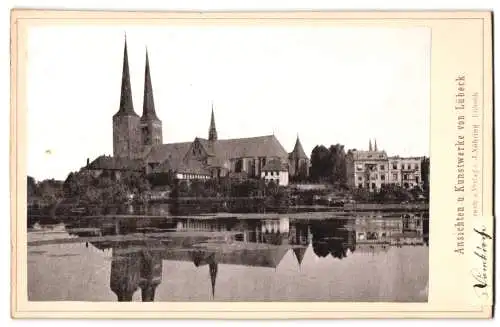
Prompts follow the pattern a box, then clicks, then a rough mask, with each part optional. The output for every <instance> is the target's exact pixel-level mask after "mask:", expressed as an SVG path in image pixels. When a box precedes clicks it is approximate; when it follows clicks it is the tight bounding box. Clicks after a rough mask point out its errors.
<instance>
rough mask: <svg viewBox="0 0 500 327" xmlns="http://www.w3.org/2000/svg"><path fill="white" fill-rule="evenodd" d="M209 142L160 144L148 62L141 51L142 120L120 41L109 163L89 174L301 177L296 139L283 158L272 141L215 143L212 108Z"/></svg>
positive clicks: (104, 160) (98, 163) (304, 167)
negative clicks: (120, 67)
mask: <svg viewBox="0 0 500 327" xmlns="http://www.w3.org/2000/svg"><path fill="white" fill-rule="evenodd" d="M207 136H208V137H207V138H203V137H195V138H194V140H192V141H189V142H180V143H163V130H162V122H161V120H160V118H159V117H158V115H157V114H156V110H155V103H154V97H153V88H152V81H151V73H150V65H149V58H148V54H147V51H146V67H145V77H144V100H143V107H142V116H139V115H137V113H136V112H135V110H134V106H133V102H132V89H131V83H130V72H129V65H128V55H127V41H126V40H125V46H124V55H123V71H122V83H121V96H120V107H119V110H118V112H117V113H116V114H115V115H114V116H113V157H109V156H108V157H106V156H101V157H99V158H97V159H96V160H94V161H93V162H92V163H89V164H88V165H87V166H88V168H90V169H92V170H94V171H99V170H100V171H102V170H106V169H114V170H117V171H118V170H130V169H132V170H137V171H144V172H146V173H147V174H149V173H163V172H173V173H174V174H175V176H176V178H177V179H184V180H190V179H209V178H218V177H225V176H229V177H239V178H264V179H265V180H266V181H269V180H273V181H275V182H277V183H279V184H280V185H287V184H288V182H289V177H291V178H294V177H299V176H300V177H306V176H307V175H308V173H309V164H310V163H309V158H308V157H307V155H306V154H305V152H304V149H303V147H302V144H301V143H300V140H299V137H298V136H297V140H296V144H295V147H294V149H293V151H292V152H291V153H287V151H286V150H285V149H284V147H283V146H282V145H281V143H280V142H279V141H278V139H277V138H276V137H275V136H274V135H265V136H256V137H248V138H237V139H219V138H218V137H217V128H216V125H215V115H214V111H213V107H212V112H211V117H210V125H209V128H208V135H207Z"/></svg>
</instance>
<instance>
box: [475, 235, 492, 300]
mask: <svg viewBox="0 0 500 327" xmlns="http://www.w3.org/2000/svg"><path fill="white" fill-rule="evenodd" d="M474 232H475V233H477V234H478V235H479V236H480V237H481V243H480V245H478V246H476V248H475V250H474V256H475V257H476V258H479V259H480V262H481V265H480V268H474V269H472V271H471V274H472V277H474V284H473V287H474V291H475V292H476V294H477V296H478V297H485V298H486V299H487V298H488V291H487V290H488V283H489V280H488V244H487V242H488V241H489V240H491V239H492V237H491V236H490V235H489V234H488V233H486V227H485V226H482V227H481V228H480V229H476V228H474Z"/></svg>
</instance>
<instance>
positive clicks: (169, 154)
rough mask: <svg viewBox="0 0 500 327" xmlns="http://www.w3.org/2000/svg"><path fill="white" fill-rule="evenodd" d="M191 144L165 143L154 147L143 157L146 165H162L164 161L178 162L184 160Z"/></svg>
mask: <svg viewBox="0 0 500 327" xmlns="http://www.w3.org/2000/svg"><path fill="white" fill-rule="evenodd" d="M191 144H192V142H180V143H166V144H159V145H154V146H152V147H151V149H150V150H149V152H148V153H147V154H146V155H145V160H146V162H148V163H151V162H156V163H162V162H164V161H165V160H170V161H174V160H175V161H180V160H182V159H183V158H184V156H185V155H186V153H187V151H188V150H189V147H190V146H191Z"/></svg>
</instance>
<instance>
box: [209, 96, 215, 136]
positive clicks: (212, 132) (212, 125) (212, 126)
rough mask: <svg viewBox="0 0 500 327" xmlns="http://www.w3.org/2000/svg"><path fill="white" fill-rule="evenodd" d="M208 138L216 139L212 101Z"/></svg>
mask: <svg viewBox="0 0 500 327" xmlns="http://www.w3.org/2000/svg"><path fill="white" fill-rule="evenodd" d="M208 140H209V141H217V129H216V128H215V116H214V104H213V103H212V116H211V118H210V128H209V129H208Z"/></svg>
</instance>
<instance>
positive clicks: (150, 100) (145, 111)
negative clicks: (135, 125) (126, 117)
mask: <svg viewBox="0 0 500 327" xmlns="http://www.w3.org/2000/svg"><path fill="white" fill-rule="evenodd" d="M141 119H142V120H158V116H156V111H155V101H154V97H153V86H152V83H151V72H150V70H149V56H148V49H147V48H146V68H145V71H144V100H143V105H142V117H141Z"/></svg>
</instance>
